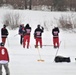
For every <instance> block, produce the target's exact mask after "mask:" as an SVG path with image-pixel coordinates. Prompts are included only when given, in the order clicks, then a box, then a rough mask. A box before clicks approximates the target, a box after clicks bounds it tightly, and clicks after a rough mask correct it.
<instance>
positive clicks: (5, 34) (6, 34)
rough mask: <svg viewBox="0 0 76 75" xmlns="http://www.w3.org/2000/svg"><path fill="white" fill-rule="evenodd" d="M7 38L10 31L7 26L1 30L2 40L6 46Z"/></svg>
mask: <svg viewBox="0 0 76 75" xmlns="http://www.w3.org/2000/svg"><path fill="white" fill-rule="evenodd" d="M7 36H8V30H7V29H6V25H3V28H2V29H1V38H2V42H3V43H4V45H5V43H6V38H7Z"/></svg>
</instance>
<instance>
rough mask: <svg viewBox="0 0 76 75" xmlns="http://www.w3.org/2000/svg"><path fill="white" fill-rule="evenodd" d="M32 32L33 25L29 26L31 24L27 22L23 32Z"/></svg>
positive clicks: (28, 33) (27, 33)
mask: <svg viewBox="0 0 76 75" xmlns="http://www.w3.org/2000/svg"><path fill="white" fill-rule="evenodd" d="M30 33H31V27H30V26H29V24H27V25H26V26H25V28H24V32H23V35H24V36H25V35H30Z"/></svg>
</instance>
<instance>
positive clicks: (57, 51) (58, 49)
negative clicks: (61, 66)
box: [54, 41, 61, 60]
mask: <svg viewBox="0 0 76 75" xmlns="http://www.w3.org/2000/svg"><path fill="white" fill-rule="evenodd" d="M60 44H61V41H60ZM60 44H59V47H60ZM58 51H59V48H57V51H56V54H55V57H56V56H57V54H58ZM55 57H54V60H55Z"/></svg>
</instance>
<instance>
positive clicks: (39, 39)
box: [36, 38, 42, 48]
mask: <svg viewBox="0 0 76 75" xmlns="http://www.w3.org/2000/svg"><path fill="white" fill-rule="evenodd" d="M38 43H40V47H41V48H42V38H36V47H37V46H38Z"/></svg>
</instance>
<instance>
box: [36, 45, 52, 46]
mask: <svg viewBox="0 0 76 75" xmlns="http://www.w3.org/2000/svg"><path fill="white" fill-rule="evenodd" d="M35 46H36V45H35ZM38 46H39V45H38ZM42 46H53V45H42Z"/></svg>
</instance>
